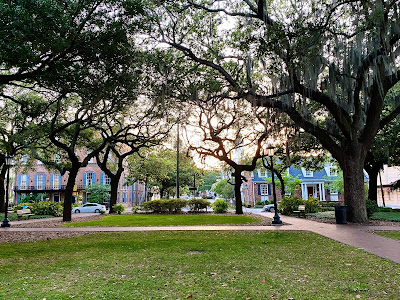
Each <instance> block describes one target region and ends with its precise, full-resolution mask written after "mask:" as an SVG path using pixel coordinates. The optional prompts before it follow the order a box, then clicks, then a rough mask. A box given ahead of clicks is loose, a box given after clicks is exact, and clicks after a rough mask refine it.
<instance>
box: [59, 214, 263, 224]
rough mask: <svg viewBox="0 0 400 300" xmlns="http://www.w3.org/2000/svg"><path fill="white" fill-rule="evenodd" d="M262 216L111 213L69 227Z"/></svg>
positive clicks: (231, 221)
mask: <svg viewBox="0 0 400 300" xmlns="http://www.w3.org/2000/svg"><path fill="white" fill-rule="evenodd" d="M257 222H260V218H256V217H249V216H235V215H212V214H202V215H197V214H193V215H152V214H149V215H145V214H133V215H110V216H104V217H103V218H102V219H100V220H95V221H88V222H77V223H70V224H67V225H66V226H68V227H82V226H168V225H221V224H232V225H238V224H252V223H257Z"/></svg>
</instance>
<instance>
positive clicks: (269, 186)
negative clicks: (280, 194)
mask: <svg viewBox="0 0 400 300" xmlns="http://www.w3.org/2000/svg"><path fill="white" fill-rule="evenodd" d="M268 196H271V185H270V184H268Z"/></svg>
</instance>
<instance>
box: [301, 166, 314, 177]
mask: <svg viewBox="0 0 400 300" xmlns="http://www.w3.org/2000/svg"><path fill="white" fill-rule="evenodd" d="M301 171H302V172H303V176H304V177H313V176H314V172H313V171H310V170H306V169H305V168H301Z"/></svg>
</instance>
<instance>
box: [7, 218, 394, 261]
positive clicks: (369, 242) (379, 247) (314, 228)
mask: <svg viewBox="0 0 400 300" xmlns="http://www.w3.org/2000/svg"><path fill="white" fill-rule="evenodd" d="M254 213H255V214H260V215H262V216H268V217H272V214H271V213H266V212H254ZM85 215H86V214H78V215H77V214H74V215H73V219H76V218H80V217H83V216H85ZM60 219H62V218H60ZM44 220H46V219H40V220H26V221H19V222H18V223H21V222H25V223H28V222H30V223H33V222H39V221H40V222H43V221H44ZM51 220H54V218H52V219H51ZM281 220H282V221H283V222H284V223H285V225H276V226H157V227H73V228H60V227H53V228H19V227H13V226H12V225H13V223H14V222H11V227H10V228H1V229H0V230H2V231H9V232H18V231H25V232H38V231H53V232H55V231H75V232H77V231H79V232H82V231H84V232H113V231H115V232H121V231H174V230H175V231H193V230H194V231H201V230H204V231H214V230H219V231H221V230H223V231H226V230H233V231H238V230H244V231H310V232H314V233H316V234H319V235H322V236H325V237H327V238H330V239H332V240H335V241H338V242H340V243H343V244H347V245H350V246H353V247H356V248H360V249H363V250H365V251H366V252H369V253H372V254H375V255H377V256H380V257H383V258H387V259H389V260H391V261H393V262H396V263H398V264H400V241H398V240H393V239H389V238H386V237H382V236H379V235H376V234H373V233H371V232H370V231H372V230H374V231H379V230H399V231H400V226H361V225H351V224H345V225H344V224H343V225H338V224H327V223H319V222H315V221H311V220H307V219H302V218H296V217H288V216H281ZM49 221H50V219H49Z"/></svg>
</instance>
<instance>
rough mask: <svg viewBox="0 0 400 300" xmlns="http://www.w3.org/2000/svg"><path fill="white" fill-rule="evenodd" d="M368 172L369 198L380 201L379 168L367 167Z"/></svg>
mask: <svg viewBox="0 0 400 300" xmlns="http://www.w3.org/2000/svg"><path fill="white" fill-rule="evenodd" d="M365 170H366V171H367V173H368V177H369V184H368V199H369V200H373V201H375V202H376V203H378V173H379V169H376V168H374V169H365Z"/></svg>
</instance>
